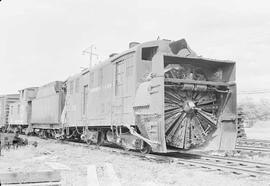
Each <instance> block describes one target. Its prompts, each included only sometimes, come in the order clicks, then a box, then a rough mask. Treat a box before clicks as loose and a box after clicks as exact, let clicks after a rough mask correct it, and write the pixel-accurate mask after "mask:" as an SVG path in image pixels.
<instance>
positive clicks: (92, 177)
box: [87, 165, 99, 186]
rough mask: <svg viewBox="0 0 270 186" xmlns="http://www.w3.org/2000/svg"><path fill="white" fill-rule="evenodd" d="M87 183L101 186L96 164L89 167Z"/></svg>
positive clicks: (91, 185)
mask: <svg viewBox="0 0 270 186" xmlns="http://www.w3.org/2000/svg"><path fill="white" fill-rule="evenodd" d="M87 185H88V186H99V182H98V177H97V168H96V166H95V165H89V166H88V167H87Z"/></svg>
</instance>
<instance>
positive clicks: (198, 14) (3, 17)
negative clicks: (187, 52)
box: [0, 0, 270, 94]
mask: <svg viewBox="0 0 270 186" xmlns="http://www.w3.org/2000/svg"><path fill="white" fill-rule="evenodd" d="M268 4H269V3H267V1H261V0H257V1H244V0H243V1H236V0H223V1H219V0H213V1H210V0H204V1H190V0H189V1H188V0H172V1H170V0H168V1H158V0H138V1H136V0H132V1H128V0H116V1H112V0H108V1H105V0H76V1H74V0H2V1H1V2H0V94H6V93H16V92H17V90H18V89H22V88H25V87H28V86H41V85H43V84H46V83H48V82H51V81H54V80H65V79H66V78H67V77H68V76H69V75H70V74H74V73H76V72H79V71H80V67H86V66H87V65H88V62H89V60H88V59H89V57H88V56H86V55H82V51H83V50H84V49H85V48H87V47H88V46H90V45H91V44H93V43H94V44H95V45H96V48H97V49H96V50H95V52H96V53H98V54H99V55H100V58H101V59H105V58H106V57H107V56H108V55H109V54H110V53H113V52H121V51H123V50H125V49H127V48H128V43H129V42H130V41H139V42H144V41H149V40H155V39H156V38H157V37H158V36H160V38H162V39H171V40H178V39H181V38H186V40H187V42H188V43H189V45H190V47H191V48H192V49H193V50H194V51H195V52H197V53H198V54H200V55H202V56H204V57H209V58H216V59H230V60H235V61H236V62H237V83H238V90H255V89H268V90H269V89H270V74H269V72H270V65H269V63H270V60H269V58H268V54H269V52H270V11H269V7H270V5H268Z"/></svg>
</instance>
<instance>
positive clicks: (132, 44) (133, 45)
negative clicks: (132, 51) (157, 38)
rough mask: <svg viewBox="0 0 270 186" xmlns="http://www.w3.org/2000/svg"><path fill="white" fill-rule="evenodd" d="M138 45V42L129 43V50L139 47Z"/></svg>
mask: <svg viewBox="0 0 270 186" xmlns="http://www.w3.org/2000/svg"><path fill="white" fill-rule="evenodd" d="M139 44H140V43H139V42H130V43H129V48H133V47H135V46H136V45H139Z"/></svg>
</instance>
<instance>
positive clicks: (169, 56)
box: [134, 40, 237, 152]
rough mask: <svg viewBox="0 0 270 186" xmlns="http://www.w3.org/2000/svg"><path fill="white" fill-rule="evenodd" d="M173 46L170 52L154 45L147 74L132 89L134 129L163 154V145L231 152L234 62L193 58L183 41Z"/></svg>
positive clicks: (234, 85) (234, 110)
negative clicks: (150, 65) (135, 124)
mask: <svg viewBox="0 0 270 186" xmlns="http://www.w3.org/2000/svg"><path fill="white" fill-rule="evenodd" d="M176 42H177V41H176ZM178 42H179V41H178ZM180 42H182V41H181V40H180ZM175 46H176V47H178V49H177V50H175V49H174V50H173V49H172V48H171V50H172V53H168V52H166V53H165V52H162V51H159V50H158V49H157V52H156V53H155V55H154V56H153V58H152V73H151V74H150V75H149V77H150V78H149V79H148V81H147V82H144V83H142V84H141V85H140V86H139V88H138V90H137V95H136V99H135V107H134V108H135V115H136V123H137V126H138V128H139V129H140V131H141V133H142V135H143V136H144V137H146V138H148V139H150V140H151V142H150V143H149V144H150V145H151V147H152V149H153V151H158V152H167V148H168V147H173V148H179V149H182V150H194V149H196V150H203V151H207V150H215V151H216V150H226V151H227V150H233V149H234V147H235V142H236V134H237V132H236V123H237V117H236V116H237V115H236V84H235V62H232V61H221V60H211V59H205V58H201V57H197V56H196V54H195V53H194V52H193V51H191V50H190V49H189V47H188V46H187V45H186V44H185V42H184V44H183V42H182V44H176V45H174V46H173V47H175ZM179 46H180V47H179ZM159 47H160V46H159ZM170 47H171V46H170ZM181 47H182V48H181ZM163 48H164V47H163ZM179 48H180V49H179ZM181 50H186V51H185V52H184V53H183V52H182V53H181ZM174 51H176V52H174ZM190 51H191V52H190ZM175 53H177V54H175ZM189 54H192V55H189ZM183 55H184V56H183ZM139 100H141V101H139ZM140 102H141V103H140ZM144 104H145V105H144ZM146 105H148V107H146Z"/></svg>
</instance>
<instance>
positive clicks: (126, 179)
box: [0, 140, 270, 186]
mask: <svg viewBox="0 0 270 186" xmlns="http://www.w3.org/2000/svg"><path fill="white" fill-rule="evenodd" d="M38 143H39V144H38V147H37V148H35V147H33V146H26V147H20V148H19V149H16V150H14V149H11V150H9V151H3V152H2V154H3V156H1V157H0V172H7V171H9V172H13V171H33V170H48V169H52V168H51V167H50V164H54V163H61V164H62V166H63V167H64V168H63V167H62V168H63V169H65V168H66V170H63V171H62V172H63V173H62V178H63V185H73V186H83V185H87V180H86V176H87V166H88V165H96V166H98V167H99V166H100V165H103V164H104V163H111V164H112V165H113V167H114V170H115V172H116V175H117V177H118V178H119V180H120V182H121V185H123V186H126V185H138V186H156V185H162V186H163V185H177V186H197V185H200V186H212V185H213V186H217V185H219V186H225V185H226V186H227V185H237V186H247V185H260V186H264V185H265V186H266V185H267V186H269V185H270V181H269V180H267V179H265V178H264V179H262V178H261V179H259V178H250V177H245V176H239V175H233V174H230V173H222V172H217V171H207V170H205V169H197V168H188V167H185V166H182V165H177V164H174V163H157V162H154V161H153V162H150V161H148V160H143V159H140V158H138V157H132V156H128V155H118V154H116V153H109V152H105V151H101V150H98V149H90V148H87V147H80V146H72V145H68V144H61V143H59V142H56V143H50V140H49V141H46V140H39V142H38ZM68 169H69V170H68ZM97 172H98V177H99V181H100V183H101V185H110V183H108V182H106V179H105V178H104V177H105V176H104V175H102V173H100V172H99V171H97ZM104 180H105V181H104Z"/></svg>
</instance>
